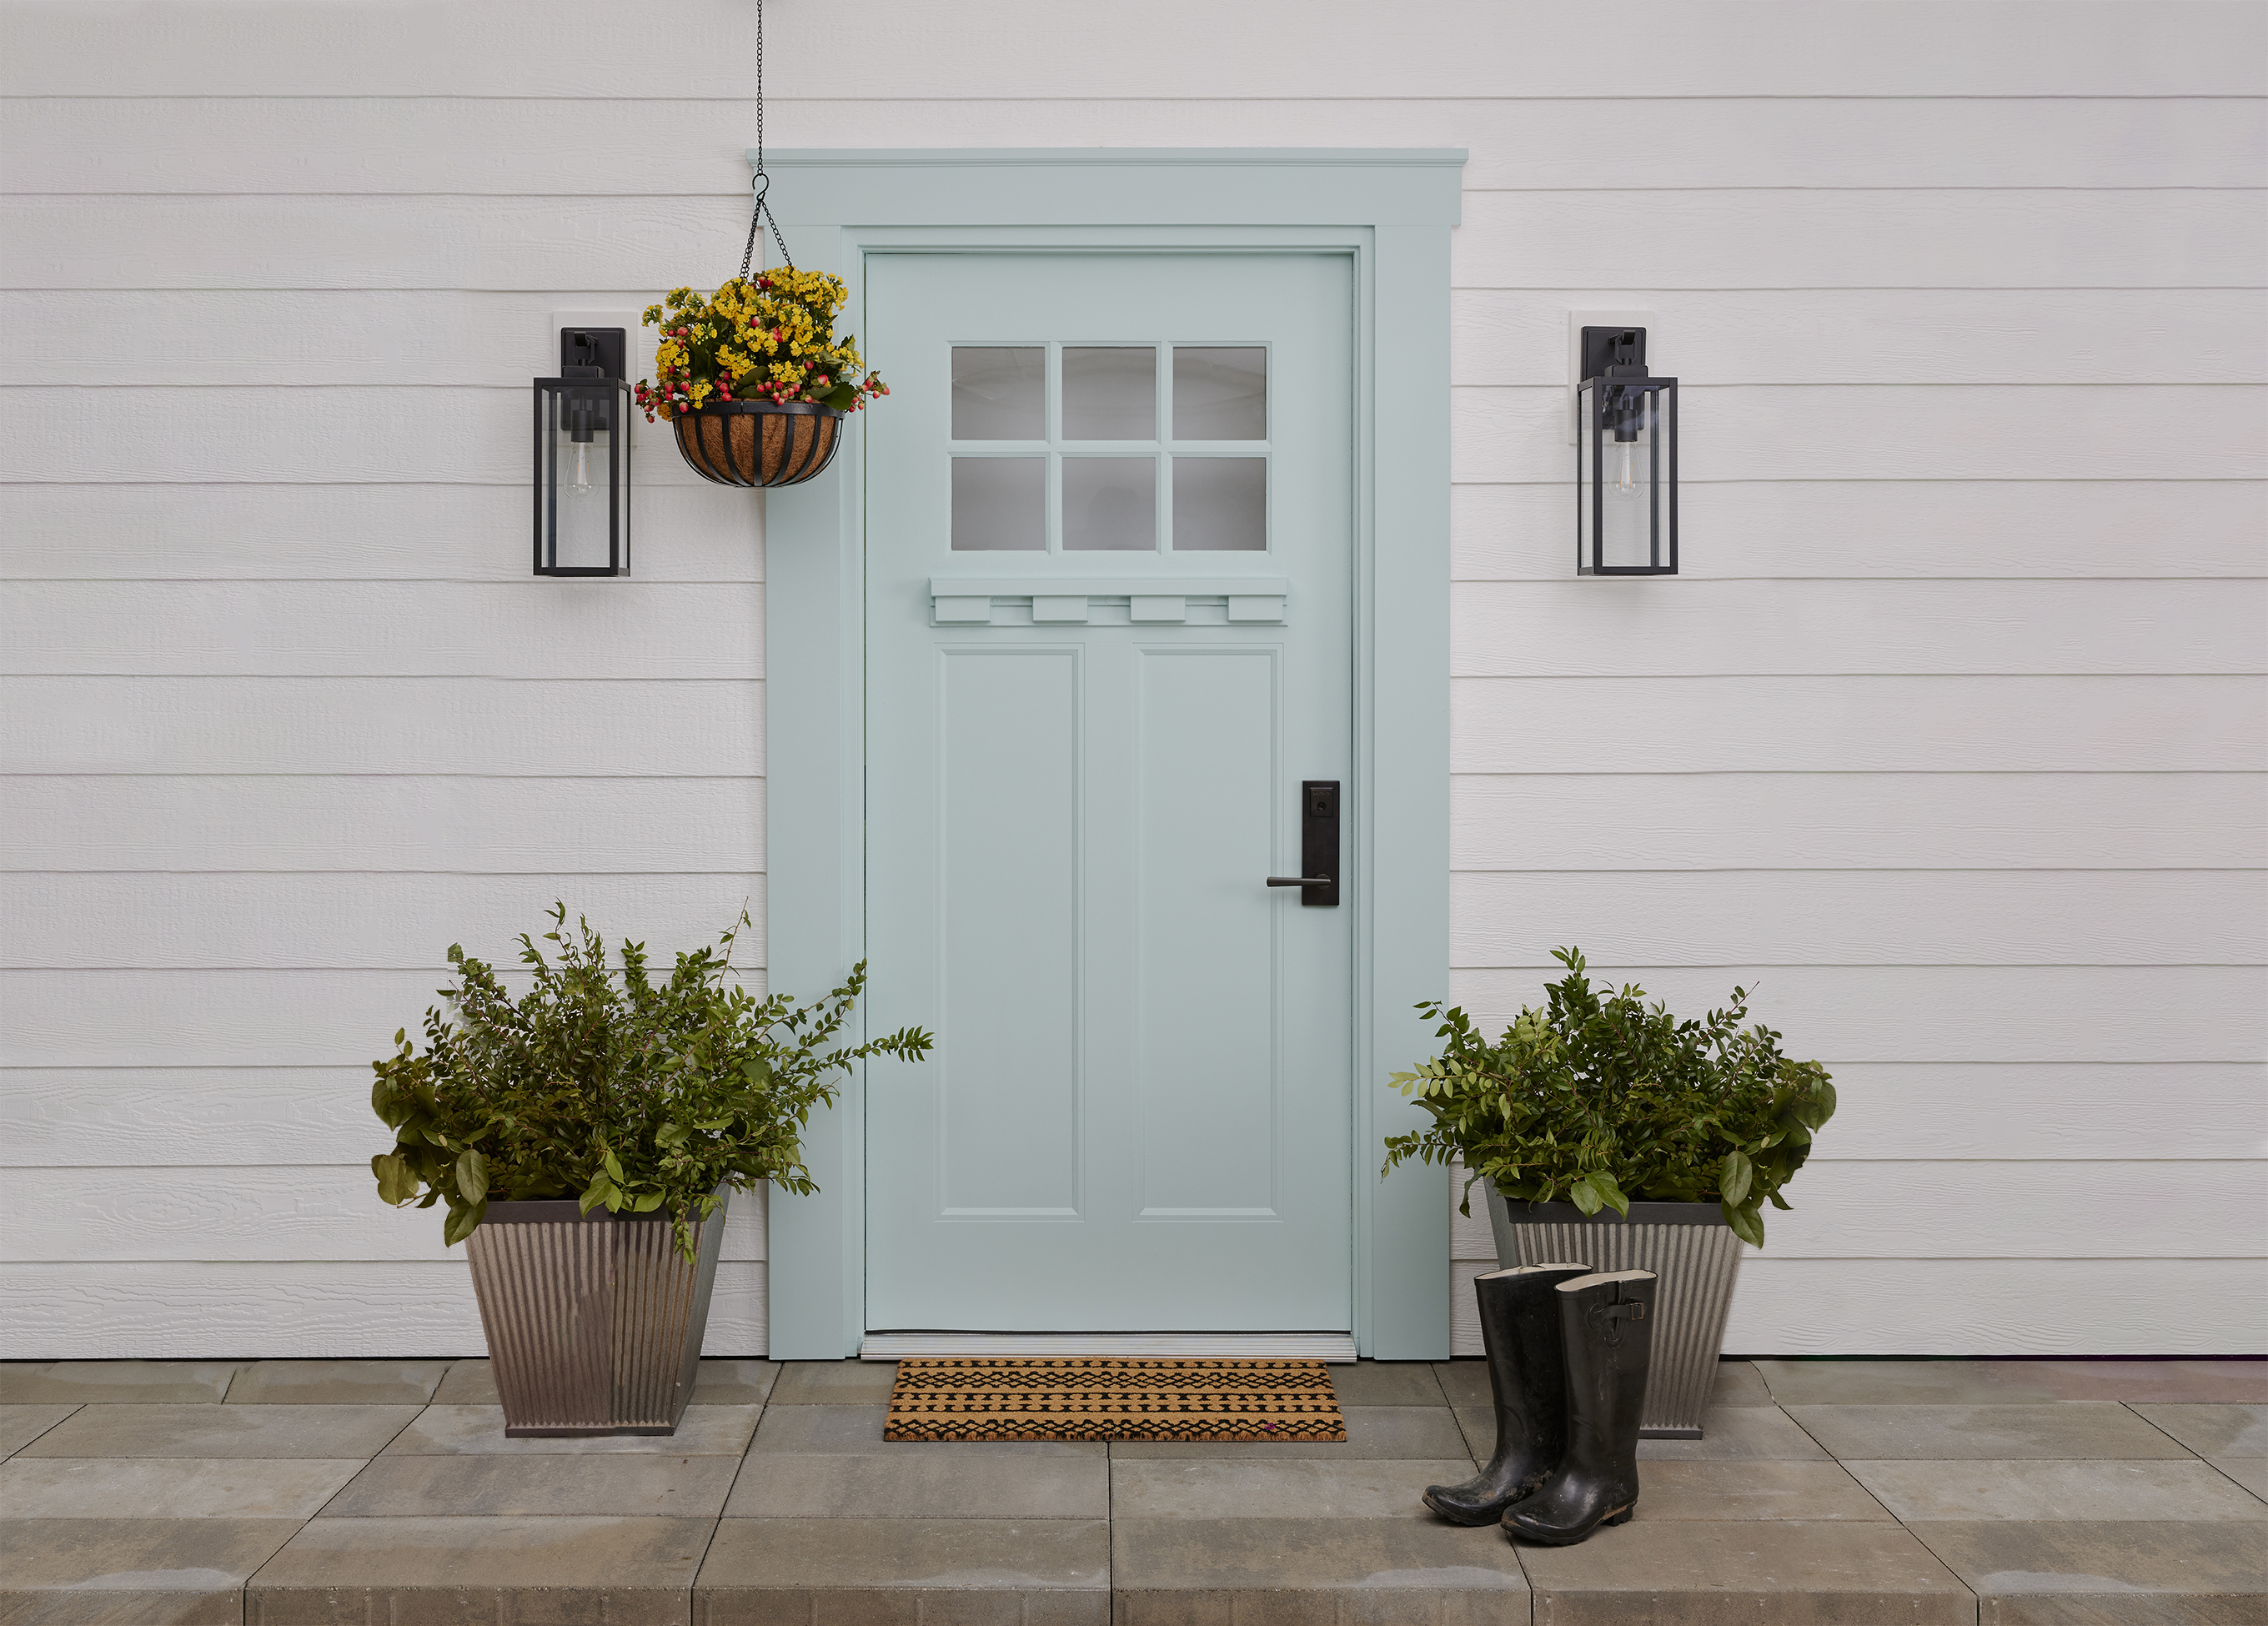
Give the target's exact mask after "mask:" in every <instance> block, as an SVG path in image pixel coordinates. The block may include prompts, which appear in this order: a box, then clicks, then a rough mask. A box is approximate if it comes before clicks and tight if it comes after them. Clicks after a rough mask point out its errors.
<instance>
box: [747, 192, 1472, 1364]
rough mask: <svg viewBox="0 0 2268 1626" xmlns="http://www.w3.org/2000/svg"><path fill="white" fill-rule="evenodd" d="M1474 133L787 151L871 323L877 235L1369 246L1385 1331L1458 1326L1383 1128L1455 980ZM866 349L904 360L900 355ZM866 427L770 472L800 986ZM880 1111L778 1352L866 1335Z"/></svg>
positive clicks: (1438, 1196)
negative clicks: (870, 1170)
mask: <svg viewBox="0 0 2268 1626" xmlns="http://www.w3.org/2000/svg"><path fill="white" fill-rule="evenodd" d="M1464 160H1465V154H1464V152H1463V151H1462V150H1455V149H1447V150H1444V149H1408V150H1403V149H1381V150H1339V149H1288V150H1273V149H1252V150H1226V151H1222V150H1211V149H1189V150H1152V149H1141V150H1137V149H1124V148H1118V149H1100V148H1098V149H1079V148H1071V149H1061V150H1057V149H1045V150H1030V149H997V150H967V151H950V150H937V151H893V150H888V149H873V150H846V151H790V152H777V151H776V152H773V153H770V155H768V167H769V168H770V171H771V173H773V175H774V176H775V178H776V180H775V184H774V186H773V188H772V191H771V195H770V200H771V202H772V204H773V206H774V208H775V209H776V210H777V213H778V215H779V217H780V219H781V221H782V222H783V223H784V227H785V229H786V231H787V233H788V235H789V239H790V241H791V243H792V245H793V247H794V251H795V253H796V254H797V256H798V260H797V263H798V264H799V266H800V267H802V268H803V269H806V270H823V271H831V272H833V273H834V274H835V275H836V276H840V277H841V278H843V282H844V283H846V284H847V285H848V287H849V289H850V293H851V297H850V301H849V304H848V305H847V306H846V314H847V316H848V317H849V319H850V325H851V327H853V329H854V330H860V331H863V329H864V327H865V322H864V311H865V266H866V262H867V261H868V259H869V258H870V257H872V256H874V255H878V254H893V253H899V254H904V253H924V254H936V253H955V252H961V253H983V254H1000V253H1014V252H1017V251H1019V250H1026V251H1032V252H1042V253H1044V252H1062V251H1064V250H1079V251H1089V252H1100V253H1109V252H1113V251H1121V252H1149V253H1157V252H1160V251H1166V252H1175V253H1188V254H1206V253H1234V254H1255V253H1258V254H1265V253H1270V252H1275V253H1306V254H1313V253H1318V252H1322V253H1333V254H1346V255H1348V256H1350V258H1351V260H1352V261H1353V264H1354V269H1355V298H1356V306H1357V313H1356V315H1357V329H1356V334H1355V344H1354V357H1355V372H1356V379H1355V386H1356V399H1355V407H1356V410H1355V420H1356V444H1355V447H1354V459H1353V464H1354V475H1355V479H1354V490H1355V514H1354V554H1355V594H1354V624H1355V625H1354V631H1355V647H1354V695H1355V704H1354V751H1353V769H1352V777H1351V780H1350V781H1349V790H1348V796H1347V799H1346V816H1347V818H1348V822H1349V829H1348V838H1349V857H1351V860H1352V863H1351V870H1352V872H1353V884H1352V885H1351V886H1350V887H1348V888H1347V889H1346V893H1345V894H1344V901H1345V904H1346V906H1348V907H1350V908H1351V909H1353V911H1354V920H1353V948H1354V980H1353V987H1354V990H1355V993H1354V1010H1353V1012H1352V1017H1353V1056H1354V1071H1355V1089H1354V1115H1353V1123H1352V1126H1351V1127H1352V1144H1353V1148H1354V1156H1353V1165H1354V1166H1353V1167H1352V1168H1351V1169H1350V1170H1349V1178H1350V1179H1351V1181H1352V1182H1353V1192H1354V1258H1353V1261H1352V1272H1353V1289H1354V1299H1353V1302H1354V1320H1355V1325H1354V1328H1353V1335H1354V1339H1355V1342H1356V1344H1357V1347H1358V1348H1359V1350H1360V1351H1361V1352H1362V1353H1363V1354H1364V1355H1366V1356H1372V1357H1377V1358H1380V1359H1386V1360H1422V1359H1436V1360H1437V1359H1441V1358H1445V1357H1447V1354H1448V1352H1449V1257H1448V1255H1449V1243H1448V1225H1449V1199H1448V1176H1447V1171H1445V1170H1442V1169H1438V1168H1426V1167H1424V1166H1413V1165H1404V1166H1403V1167H1401V1168H1399V1169H1397V1170H1395V1172H1394V1174H1391V1175H1389V1176H1387V1177H1385V1178H1384V1179H1381V1178H1380V1177H1379V1174H1378V1167H1379V1165H1380V1164H1381V1162H1382V1161H1383V1151H1382V1148H1381V1140H1382V1139H1383V1138H1384V1137H1386V1136H1388V1135H1389V1134H1395V1133H1398V1132H1401V1131H1403V1130H1405V1129H1411V1128H1415V1127H1417V1126H1418V1124H1419V1123H1420V1122H1422V1120H1423V1117H1424V1115H1423V1113H1422V1112H1421V1111H1420V1110H1419V1109H1418V1108H1417V1107H1414V1106H1412V1105H1411V1104H1410V1103H1409V1102H1407V1101H1405V1100H1403V1099H1402V1098H1401V1097H1400V1096H1399V1095H1398V1094H1396V1093H1394V1092H1393V1091H1391V1090H1389V1089H1388V1087H1387V1084H1386V1078H1387V1075H1388V1073H1390V1072H1392V1071H1395V1070H1397V1069H1400V1068H1404V1067H1407V1066H1408V1065H1409V1064H1410V1063H1411V1062H1412V1061H1413V1060H1415V1059H1416V1058H1417V1057H1418V1056H1422V1055H1423V1054H1425V1050H1426V1049H1427V1048H1428V1047H1429V1044H1430V1041H1431V1040H1432V1032H1431V1029H1430V1027H1429V1026H1427V1025H1426V1024H1425V1023H1424V1022H1423V1021H1421V1020H1419V1019H1418V1016H1417V1014H1416V1012H1415V1011H1414V1009H1413V1008H1412V1007H1413V1006H1414V1005H1415V1004H1417V1002H1418V1001H1419V1000H1423V999H1438V998H1441V997H1445V996H1446V995H1447V993H1448V991H1449V990H1448V887H1449V854H1448V795H1449V685H1448V635H1449V428H1450V424H1449V232H1450V229H1451V228H1452V227H1454V225H1455V224H1457V221H1458V216H1459V207H1460V187H1461V184H1462V167H1463V164H1464ZM1034 221H1046V222H1049V223H1050V224H1046V225H1034V224H1030V223H1032V222H1034ZM870 359H871V360H872V361H873V363H874V364H876V365H878V366H880V368H881V369H882V370H883V373H884V376H885V377H887V373H888V362H889V358H888V357H872V358H870ZM1380 402H1385V403H1387V408H1386V410H1384V411H1381V410H1379V409H1378V403H1380ZM878 409H879V410H881V411H887V410H888V409H889V407H888V403H887V401H885V402H883V403H882V405H881V406H880V408H878ZM863 451H864V447H863V435H862V434H860V433H858V432H854V433H852V434H851V436H850V437H849V438H848V440H847V442H846V444H845V445H844V447H843V452H842V453H841V454H840V455H839V456H838V457H837V459H836V472H834V473H833V474H832V475H828V476H822V477H821V478H820V479H818V480H814V481H812V482H808V483H806V484H805V485H802V486H797V487H791V488H784V489H779V490H775V491H771V492H768V493H766V494H765V497H764V499H763V501H764V508H765V523H766V533H767V545H766V562H765V632H766V643H765V650H766V654H765V684H764V693H765V719H766V721H765V755H766V767H765V773H766V802H767V810H766V811H767V818H766V824H767V852H768V854H777V855H784V856H785V857H786V858H787V861H786V862H784V863H773V862H771V861H770V858H769V857H768V858H767V862H766V866H765V867H766V869H767V871H768V876H767V882H766V903H765V911H764V913H765V933H766V945H767V966H768V972H767V976H768V982H769V985H770V987H771V988H772V989H775V990H780V991H783V992H787V993H792V994H796V995H799V996H800V997H810V996H812V995H814V994H816V993H819V992H822V991H824V990H826V989H828V988H831V987H833V986H834V985H835V984H836V982H840V981H841V979H842V977H843V974H844V973H845V972H846V971H847V970H848V969H849V968H850V967H851V965H852V963H854V962H855V961H857V960H859V959H861V958H862V957H863V956H864V954H865V931H864V926H863V916H864V912H865V896H864V891H865V877H864V871H863V837H864V813H865V792H864V784H863V779H864V763H865V743H864V725H863V717H864V711H865V674H864V665H865V600H864V594H863V587H862V581H863V569H862V556H861V555H862V538H863V533H862V529H861V527H862V526H863V524H864V516H863V513H862V511H861V503H860V497H861V493H862V490H863V485H864V480H865V467H864V459H863ZM1381 718H1385V719H1388V720H1389V722H1390V726H1387V727H1383V728H1381V726H1380V719H1381ZM864 1123H865V1100H864V1093H863V1080H862V1079H860V1078H852V1079H851V1080H850V1081H849V1082H848V1083H847V1084H846V1085H845V1086H844V1088H843V1094H842V1099H841V1100H840V1102H839V1103H838V1105H837V1106H836V1107H835V1108H833V1109H831V1110H829V1111H826V1112H823V1113H819V1114H814V1116H813V1118H812V1121H811V1123H810V1125H809V1127H808V1129H807V1130H806V1134H805V1137H804V1145H805V1154H806V1162H807V1165H808V1166H809V1168H810V1170H811V1174H812V1177H813V1179H814V1181H817V1183H818V1185H819V1188H820V1189H819V1192H818V1193H817V1195H815V1196H808V1197H799V1196H792V1195H791V1194H789V1193H786V1192H784V1191H782V1190H780V1189H779V1188H777V1187H775V1188H773V1189H772V1190H771V1192H770V1225H769V1232H770V1235H769V1245H768V1247H766V1249H765V1251H766V1253H767V1254H769V1255H770V1264H769V1267H768V1276H769V1287H770V1291H769V1295H768V1297H769V1310H770V1355H771V1357H772V1358H774V1359H777V1360H814V1359H821V1360H824V1359H840V1358H843V1357H849V1356H853V1355H856V1354H858V1351H859V1349H860V1346H861V1344H862V1343H864V1342H865V1145H864Z"/></svg>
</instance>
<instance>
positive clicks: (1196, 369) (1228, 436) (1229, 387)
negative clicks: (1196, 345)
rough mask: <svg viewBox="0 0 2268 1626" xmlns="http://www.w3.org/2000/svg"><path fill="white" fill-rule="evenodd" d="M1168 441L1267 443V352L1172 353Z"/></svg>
mask: <svg viewBox="0 0 2268 1626" xmlns="http://www.w3.org/2000/svg"><path fill="white" fill-rule="evenodd" d="M1174 438H1175V439H1176V440H1265V439H1267V438H1268V352H1267V351H1266V350H1263V349H1182V348H1181V347H1180V346H1178V345H1176V346H1175V349H1174Z"/></svg>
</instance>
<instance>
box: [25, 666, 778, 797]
mask: <svg viewBox="0 0 2268 1626" xmlns="http://www.w3.org/2000/svg"><path fill="white" fill-rule="evenodd" d="M0 711H4V713H5V714H6V716H7V717H8V719H9V750H8V758H7V766H8V768H9V769H11V770H12V771H14V772H17V773H31V774H84V775H90V776H92V775H103V774H137V775H138V774H216V773H219V774H342V775H357V774H491V775H498V776H532V777H550V776H566V777H573V778H585V777H588V776H593V775H602V776H614V775H631V776H645V775H654V774H661V775H678V774H684V775H707V774H726V775H741V774H760V773H762V771H763V716H764V703H763V686H762V684H761V683H759V682H755V681H730V682H726V681H674V682H673V681H627V680H625V681H620V682H603V681H598V682H593V681H579V680H578V681H553V682H534V681H519V680H508V679H493V678H353V679H320V678H318V679H306V678H11V679H6V680H0ZM594 740H603V741H605V742H606V743H605V748H604V749H603V750H595V749H594V748H593V741H594ZM88 793H89V794H90V795H99V794H100V793H101V792H100V791H99V787H94V786H90V787H88Z"/></svg>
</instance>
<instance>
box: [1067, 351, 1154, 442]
mask: <svg viewBox="0 0 2268 1626" xmlns="http://www.w3.org/2000/svg"><path fill="white" fill-rule="evenodd" d="M1063 438H1064V439H1065V440H1155V439H1156V438H1158V352H1157V351H1156V350H1155V349H1152V348H1150V347H1149V346H1147V345H1144V346H1142V347H1140V348H1138V349H1137V348H1134V347H1131V346H1123V345H1112V346H1101V345H1088V346H1073V345H1068V344H1067V345H1065V346H1064V353H1063Z"/></svg>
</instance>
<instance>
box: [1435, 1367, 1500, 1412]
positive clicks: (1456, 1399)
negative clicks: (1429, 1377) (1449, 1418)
mask: <svg viewBox="0 0 2268 1626" xmlns="http://www.w3.org/2000/svg"><path fill="white" fill-rule="evenodd" d="M1433 1380H1434V1381H1435V1382H1437V1383H1439V1384H1440V1386H1441V1393H1442V1394H1446V1395H1447V1396H1448V1397H1449V1404H1451V1405H1452V1406H1486V1405H1489V1404H1491V1397H1490V1394H1489V1377H1488V1363H1487V1362H1486V1361H1484V1360H1476V1359H1474V1358H1472V1357H1466V1358H1465V1359H1463V1360H1456V1361H1435V1362H1434V1363H1433Z"/></svg>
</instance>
